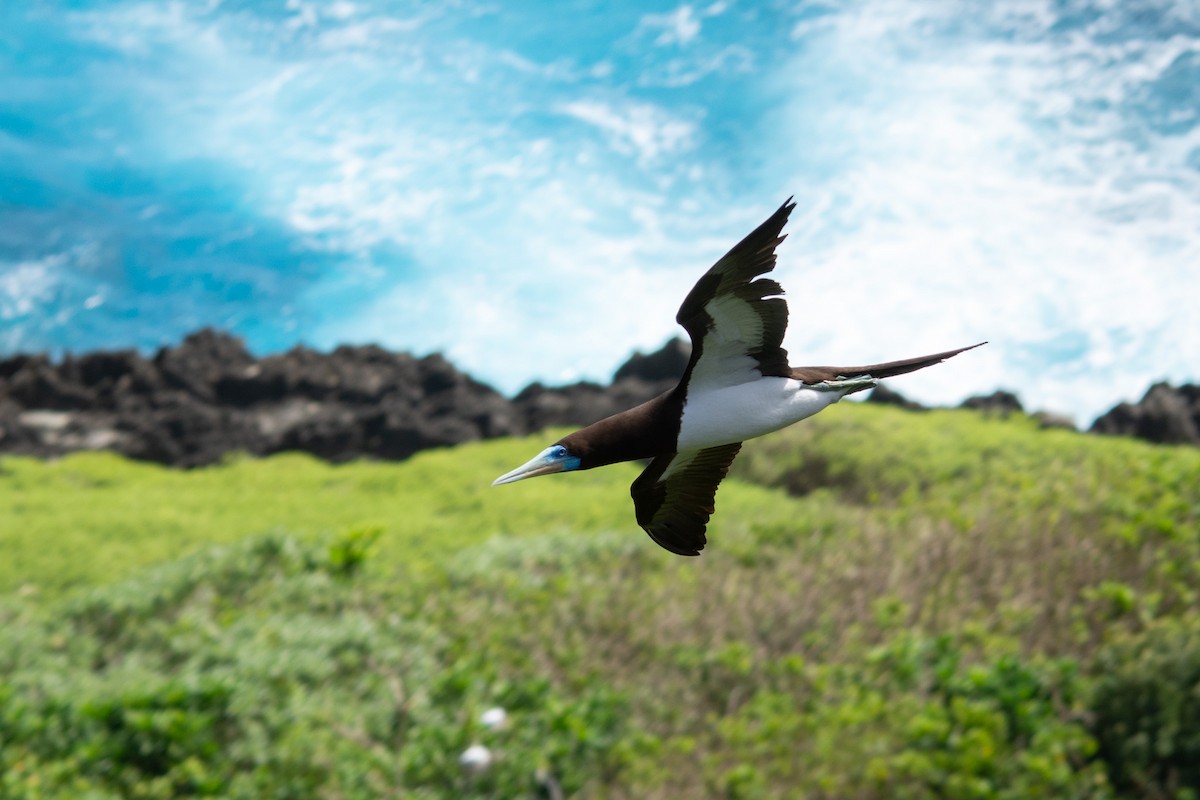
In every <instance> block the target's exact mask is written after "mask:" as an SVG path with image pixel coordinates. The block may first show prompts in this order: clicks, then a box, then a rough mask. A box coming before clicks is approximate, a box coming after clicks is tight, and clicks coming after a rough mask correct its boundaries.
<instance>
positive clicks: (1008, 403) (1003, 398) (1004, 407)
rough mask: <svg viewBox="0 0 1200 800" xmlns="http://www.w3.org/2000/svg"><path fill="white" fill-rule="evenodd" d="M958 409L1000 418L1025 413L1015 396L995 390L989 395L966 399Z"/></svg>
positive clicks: (1001, 390)
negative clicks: (971, 410)
mask: <svg viewBox="0 0 1200 800" xmlns="http://www.w3.org/2000/svg"><path fill="white" fill-rule="evenodd" d="M959 408H971V409H974V410H975V411H982V412H983V413H985V414H995V415H997V416H1001V417H1003V416H1007V415H1009V414H1024V413H1025V409H1024V408H1023V407H1022V406H1021V401H1020V400H1018V399H1017V396H1016V395H1015V394H1013V393H1012V392H1006V391H1004V390H1003V389H997V390H996V391H994V392H992V393H991V394H986V395H976V396H974V397H968V398H967V399H966V400H963V401H962V404H961V405H960V406H959Z"/></svg>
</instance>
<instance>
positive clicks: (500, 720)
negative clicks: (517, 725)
mask: <svg viewBox="0 0 1200 800" xmlns="http://www.w3.org/2000/svg"><path fill="white" fill-rule="evenodd" d="M479 721H480V722H481V723H482V724H483V727H485V728H487V729H488V730H496V729H498V728H503V727H504V724H505V723H506V722H508V712H507V711H505V710H504V709H503V708H500V707H499V706H496V707H494V708H489V709H488V710H487V711H485V712H483V714H481V715H480V716H479Z"/></svg>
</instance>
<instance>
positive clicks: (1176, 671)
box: [1092, 619, 1200, 800]
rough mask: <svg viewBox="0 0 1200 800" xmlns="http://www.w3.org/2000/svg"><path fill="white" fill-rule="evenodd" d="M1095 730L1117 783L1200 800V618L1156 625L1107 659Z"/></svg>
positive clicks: (1142, 792) (1135, 790) (1144, 793)
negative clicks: (1199, 797)
mask: <svg viewBox="0 0 1200 800" xmlns="http://www.w3.org/2000/svg"><path fill="white" fill-rule="evenodd" d="M1098 672H1099V677H1098V680H1097V683H1096V689H1095V698H1094V699H1093V701H1092V712H1093V715H1094V719H1093V722H1092V729H1093V731H1094V734H1095V737H1096V739H1097V741H1098V742H1099V744H1100V757H1101V758H1102V759H1103V760H1104V762H1105V764H1106V765H1107V767H1108V772H1109V776H1110V777H1111V778H1112V782H1113V785H1114V786H1117V787H1118V788H1120V789H1122V790H1125V791H1128V792H1130V793H1132V794H1134V795H1137V796H1140V797H1147V798H1154V799H1155V800H1158V798H1162V799H1163V800H1167V798H1178V799H1179V800H1185V799H1186V800H1192V799H1194V798H1196V797H1198V796H1200V621H1198V620H1195V619H1191V620H1183V621H1181V622H1174V623H1171V624H1163V625H1159V626H1155V627H1153V628H1151V629H1149V630H1147V631H1146V632H1145V633H1144V634H1141V635H1139V636H1136V637H1133V638H1131V639H1129V640H1127V641H1122V642H1120V643H1119V644H1114V645H1112V646H1110V647H1108V648H1106V649H1105V650H1104V651H1103V652H1102V653H1101V655H1100V658H1099V670H1098Z"/></svg>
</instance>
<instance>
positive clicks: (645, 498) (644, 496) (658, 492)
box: [630, 442, 742, 556]
mask: <svg viewBox="0 0 1200 800" xmlns="http://www.w3.org/2000/svg"><path fill="white" fill-rule="evenodd" d="M741 447H742V443H741V442H734V443H733V444H726V445H721V446H720V447H709V448H706V449H704V450H690V451H685V452H682V453H671V454H669V455H663V456H658V457H657V458H655V459H654V460H653V461H651V462H650V465H649V466H648V467H646V469H645V470H644V471H643V472H642V474H641V475H639V476H638V478H637V480H635V481H634V482H633V486H632V487H631V488H630V494H631V495H632V496H633V504H634V509H635V512H636V515H637V521H638V524H639V525H641V526H642V528H643V529H645V531H646V533H648V534H650V538H651V539H653V540H654V541H655V542H657V543H658V544H659V545H660V546H661V547H664V548H666V549H667V550H670V551H671V552H672V553H677V554H679V555H682V556H698V555H700V551H701V550H703V549H704V545H705V544H707V542H708V539H707V538H706V537H705V530H706V528H707V527H708V520H709V518H710V517H711V516H712V514H713V511H714V510H715V508H716V506H715V500H716V494H717V486H718V485H719V484H720V483H721V480H722V479H723V478H724V477H725V475H726V474H727V473H728V472H729V465H730V464H732V463H733V459H734V457H735V456H737V454H738V450H740V449H741Z"/></svg>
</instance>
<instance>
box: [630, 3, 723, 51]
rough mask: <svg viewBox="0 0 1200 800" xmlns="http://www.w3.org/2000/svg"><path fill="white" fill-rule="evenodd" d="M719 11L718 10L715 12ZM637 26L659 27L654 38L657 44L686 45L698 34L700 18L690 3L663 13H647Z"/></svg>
mask: <svg viewBox="0 0 1200 800" xmlns="http://www.w3.org/2000/svg"><path fill="white" fill-rule="evenodd" d="M717 13H719V12H717ZM639 27H642V28H650V29H661V30H662V33H660V34H659V35H658V37H657V38H656V39H655V40H654V43H655V44H657V45H686V44H689V43H690V42H692V41H693V40H694V39H695V38H696V37H697V36H699V35H700V20H698V19H696V14H695V12H694V11H693V10H692V7H691V6H690V5H682V6H680V7H679V8H677V9H675V10H674V11H669V12H667V13H665V14H647V15H646V16H644V17H642V19H641V22H640V23H639Z"/></svg>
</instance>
